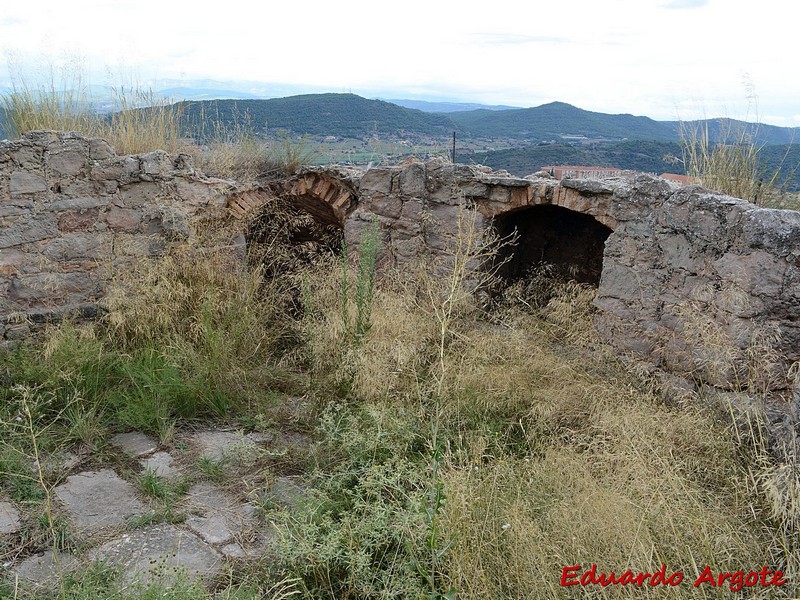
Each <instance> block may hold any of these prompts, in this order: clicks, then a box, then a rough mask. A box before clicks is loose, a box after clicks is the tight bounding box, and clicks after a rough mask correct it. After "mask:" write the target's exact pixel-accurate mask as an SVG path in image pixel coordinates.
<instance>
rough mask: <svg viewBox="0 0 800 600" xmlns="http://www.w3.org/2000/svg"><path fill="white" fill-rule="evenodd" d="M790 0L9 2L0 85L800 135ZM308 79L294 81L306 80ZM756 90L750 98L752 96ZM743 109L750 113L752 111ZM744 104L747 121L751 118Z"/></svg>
mask: <svg viewBox="0 0 800 600" xmlns="http://www.w3.org/2000/svg"><path fill="white" fill-rule="evenodd" d="M790 6H791V3H787V2H786V0H758V1H753V0H605V1H599V0H552V1H550V2H543V1H541V0H514V1H513V2H512V1H508V0H483V1H482V2H474V1H472V0H461V1H460V2H444V1H442V0H439V1H438V2H437V1H436V0H426V1H423V0H403V1H400V2H376V1H374V0H373V1H372V2H366V1H357V0H339V1H336V0H324V1H320V0H281V1H280V2H273V1H270V0H261V1H260V2H258V1H255V0H248V1H245V0H222V1H217V2H213V3H212V2H205V1H203V0H117V1H115V0H70V1H65V0H39V1H38V2H30V1H27V2H13V3H11V2H10V1H9V0H3V8H2V11H0V50H2V52H3V56H2V60H0V86H2V85H8V84H9V81H10V76H11V75H16V76H19V75H20V74H22V75H24V76H25V77H28V78H31V77H32V76H33V75H34V74H35V73H37V72H41V71H42V65H56V66H58V65H60V64H62V63H64V62H70V61H72V62H76V61H77V62H80V63H82V64H83V68H84V70H85V72H86V73H88V78H89V79H90V80H91V83H97V84H107V83H112V84H113V83H117V84H118V83H119V82H120V81H123V82H124V81H128V82H129V81H130V80H131V79H137V80H139V81H140V82H145V83H147V82H151V81H155V80H157V79H176V80H180V81H186V82H188V81H190V80H195V79H205V78H208V79H214V80H219V81H253V82H269V83H273V84H276V85H275V86H274V90H275V91H276V92H278V93H276V94H271V95H283V93H284V92H283V90H285V89H286V88H285V87H279V86H278V85H277V84H283V85H289V86H297V91H298V92H302V91H331V92H353V93H357V94H360V95H363V96H366V97H384V98H421V99H431V100H436V99H440V100H453V101H464V102H482V103H491V104H511V105H515V106H537V105H539V104H543V103H545V102H550V101H553V100H560V101H564V102H569V103H570V104H574V105H576V106H579V107H581V108H585V109H588V110H595V111H601V112H610V113H632V114H636V115H646V116H650V117H653V118H656V119H662V120H666V119H670V120H672V119H679V118H683V119H687V118H695V117H698V116H700V117H702V116H707V117H712V116H730V117H738V118H742V117H745V116H749V117H750V120H753V117H754V116H755V113H756V111H757V113H758V117H759V118H760V120H761V121H762V122H766V123H773V124H776V125H787V126H788V125H792V126H800V59H798V58H797V52H796V50H795V47H794V43H793V38H794V37H795V32H796V29H797V25H796V22H795V20H794V19H793V18H791V16H790V15H789V7H790ZM301 86H302V87H301ZM752 92H755V94H756V95H757V103H752V102H748V96H750V95H751V94H752ZM748 105H750V106H749V107H748ZM748 110H749V113H748Z"/></svg>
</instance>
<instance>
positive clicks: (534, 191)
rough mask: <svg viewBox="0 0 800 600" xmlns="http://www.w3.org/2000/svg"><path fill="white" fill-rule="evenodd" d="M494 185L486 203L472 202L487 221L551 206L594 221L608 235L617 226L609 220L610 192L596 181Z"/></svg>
mask: <svg viewBox="0 0 800 600" xmlns="http://www.w3.org/2000/svg"><path fill="white" fill-rule="evenodd" d="M518 182H519V180H517V181H516V182H515V185H498V186H494V187H495V189H493V190H491V193H490V194H489V197H488V198H487V199H485V200H484V199H482V198H475V200H477V203H478V208H479V210H480V211H481V213H483V215H484V216H485V217H487V218H490V219H494V218H496V217H499V216H502V215H505V214H508V213H513V212H515V211H518V210H520V209H524V208H526V207H531V206H541V205H553V206H560V207H562V208H566V209H568V210H571V211H574V212H577V213H581V214H583V215H587V216H590V217H593V218H594V219H596V220H597V221H598V222H599V223H601V224H603V225H605V226H606V227H608V228H609V229H611V231H614V230H615V229H616V228H617V226H618V225H619V221H618V220H617V219H616V218H615V217H613V216H612V214H611V212H612V206H611V197H612V190H611V188H608V187H606V186H605V185H603V184H602V183H601V182H596V181H586V180H578V181H568V180H565V181H562V182H561V184H560V185H553V183H552V182H542V183H538V182H531V183H530V184H529V185H520V184H519V183H518Z"/></svg>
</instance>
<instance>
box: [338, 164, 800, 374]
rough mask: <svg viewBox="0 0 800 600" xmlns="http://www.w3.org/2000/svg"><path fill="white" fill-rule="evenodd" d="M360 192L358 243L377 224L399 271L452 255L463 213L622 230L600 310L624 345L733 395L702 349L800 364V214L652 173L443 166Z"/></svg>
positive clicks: (378, 177) (353, 233) (485, 220)
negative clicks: (584, 220)
mask: <svg viewBox="0 0 800 600" xmlns="http://www.w3.org/2000/svg"><path fill="white" fill-rule="evenodd" d="M357 193H358V196H359V200H358V204H357V206H356V207H355V208H354V209H353V210H352V211H351V212H350V213H349V216H348V218H347V220H346V222H345V234H346V238H347V241H348V243H349V244H350V245H355V244H357V242H358V239H359V236H360V232H361V230H362V228H363V227H364V225H365V223H368V222H370V221H372V220H373V219H374V220H377V221H378V222H379V223H380V224H381V228H382V232H383V239H384V246H385V251H386V255H387V256H388V258H390V259H391V260H394V261H395V262H403V261H407V260H412V259H413V258H414V257H415V256H418V255H419V253H420V252H433V253H436V252H441V251H442V250H443V249H444V247H445V245H446V241H447V239H448V238H452V237H453V236H455V235H456V231H455V227H456V219H457V216H458V213H459V211H460V209H461V206H462V205H465V206H468V207H474V208H476V209H477V210H478V211H479V212H480V215H479V221H478V224H479V226H481V227H488V226H489V225H490V223H491V222H492V219H495V218H498V217H501V218H503V219H505V221H506V222H508V223H511V224H513V220H514V218H515V215H522V214H523V212H524V211H526V210H530V209H531V208H535V207H537V206H541V205H552V206H558V207H562V208H563V209H567V210H568V211H574V212H576V213H581V214H583V215H589V216H591V217H593V218H594V219H596V220H597V221H598V222H600V223H602V224H604V225H605V226H607V227H608V228H609V229H610V230H611V233H610V235H608V237H607V239H606V240H605V247H604V252H603V256H602V273H601V276H600V280H599V286H598V292H597V298H596V300H595V305H596V307H597V309H598V312H597V317H596V322H597V326H598V328H599V330H600V332H601V333H602V334H603V335H604V337H605V338H606V339H607V340H608V342H609V343H610V344H612V345H613V346H614V347H616V348H618V349H619V350H622V351H626V352H632V353H634V354H637V355H639V356H641V357H644V358H646V359H647V360H649V361H651V362H652V363H654V364H656V365H658V366H661V367H665V368H667V369H671V370H676V371H679V372H681V373H692V372H695V373H696V374H697V375H698V377H699V378H701V379H705V380H707V381H710V382H711V383H715V384H718V385H721V386H723V387H724V386H726V385H727V386H730V384H731V377H737V376H738V375H737V374H732V373H730V372H727V373H726V372H725V368H724V367H720V368H719V369H718V370H716V371H715V368H716V367H719V365H716V366H715V365H706V367H707V368H704V372H702V373H699V372H697V371H698V368H699V367H698V365H702V363H703V360H702V359H703V356H702V352H704V351H705V350H703V349H699V350H698V347H697V345H698V343H700V345H703V344H705V343H709V345H711V344H713V343H714V342H715V341H717V342H719V343H730V344H731V345H732V346H733V347H732V348H728V349H723V351H730V352H733V353H734V354H736V356H735V358H733V359H732V360H733V361H736V360H742V361H744V360H746V358H747V357H746V354H747V352H748V349H749V350H750V351H752V350H753V343H754V342H758V340H757V339H756V337H757V336H758V335H762V336H763V335H773V334H777V335H778V336H779V337H780V339H779V340H778V341H777V345H776V348H777V349H778V350H779V351H780V353H781V354H782V355H783V359H784V361H783V368H784V370H785V368H786V367H787V366H788V365H789V364H791V363H792V362H794V361H797V360H800V212H797V211H789V210H775V209H764V208H759V207H757V206H755V205H753V204H751V203H748V202H745V201H742V200H738V199H735V198H731V197H728V196H724V195H721V194H716V193H712V192H709V191H707V190H704V189H702V188H700V187H698V186H689V187H680V186H678V185H677V184H675V183H670V182H667V181H665V180H663V179H660V178H656V177H651V176H646V175H639V176H631V177H620V178H611V179H606V180H602V181H589V180H563V181H560V182H559V181H556V180H554V179H550V178H547V177H534V176H531V177H528V178H524V179H522V178H515V177H510V176H507V175H506V174H497V173H492V172H490V171H489V170H488V169H485V168H482V167H474V166H472V167H470V166H466V165H451V164H447V163H445V162H442V161H429V162H427V163H421V162H417V163H411V164H407V165H405V166H400V167H385V168H377V169H371V170H369V171H367V172H366V173H365V174H364V175H363V176H362V177H361V179H360V183H359V186H358V191H357ZM531 214H535V213H531ZM521 243H524V240H522V241H521ZM711 335H714V336H717V338H719V337H720V336H722V337H724V338H725V339H724V340H723V339H717V340H712V339H710V337H709V336H711ZM762 341H763V343H764V344H765V347H766V346H768V345H769V344H770V343H772V342H771V341H769V340H762ZM773 341H774V340H773ZM709 360H710V359H709Z"/></svg>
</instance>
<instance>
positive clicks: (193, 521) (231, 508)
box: [186, 482, 256, 544]
mask: <svg viewBox="0 0 800 600" xmlns="http://www.w3.org/2000/svg"><path fill="white" fill-rule="evenodd" d="M187 507H188V509H189V510H190V511H191V512H193V513H198V514H196V515H195V516H191V517H188V518H187V519H186V526H187V527H189V529H191V530H192V531H194V532H195V533H197V535H199V536H200V537H201V538H203V540H205V541H206V542H208V543H209V544H225V543H228V542H231V541H232V540H233V539H234V538H235V537H236V536H238V535H240V534H241V533H242V532H243V531H244V530H245V529H246V528H248V527H250V526H252V525H253V523H254V521H255V514H256V509H255V507H254V506H251V505H250V504H246V503H243V502H239V501H237V500H236V499H234V498H233V497H231V496H230V495H229V494H226V493H225V492H223V491H222V490H220V489H218V488H216V487H214V486H213V485H212V484H210V483H208V482H202V483H198V484H196V485H194V486H192V487H191V488H190V489H189V492H188V494H187Z"/></svg>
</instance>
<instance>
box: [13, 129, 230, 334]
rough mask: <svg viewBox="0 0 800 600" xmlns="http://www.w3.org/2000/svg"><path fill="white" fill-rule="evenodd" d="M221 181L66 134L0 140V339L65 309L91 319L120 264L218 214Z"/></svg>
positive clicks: (156, 251)
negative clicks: (118, 152) (115, 150)
mask: <svg viewBox="0 0 800 600" xmlns="http://www.w3.org/2000/svg"><path fill="white" fill-rule="evenodd" d="M229 187H230V186H229V185H228V184H226V183H225V182H222V181H219V180H210V179H207V178H205V177H203V176H202V175H201V174H200V173H198V172H197V171H196V170H195V169H194V167H193V165H192V160H191V157H189V156H187V155H169V154H167V153H165V152H151V153H148V154H142V155H138V156H117V155H116V154H115V153H114V151H113V149H112V148H111V147H110V146H109V145H108V143H106V142H105V141H104V140H102V139H97V138H95V139H87V138H84V137H82V136H80V135H77V134H74V133H56V132H34V133H31V134H28V135H26V136H24V137H23V138H21V139H19V140H15V141H7V140H6V141H0V344H2V345H9V344H13V343H14V342H15V341H16V340H19V339H22V338H25V337H27V336H29V335H30V334H31V332H32V331H33V330H36V329H37V328H39V327H41V326H43V324H44V323H47V322H49V321H52V320H55V319H58V318H60V317H61V316H63V315H64V314H66V313H70V314H74V313H76V314H78V315H81V316H84V317H91V316H93V315H94V314H95V313H96V312H97V304H96V301H97V299H98V298H99V297H101V296H102V294H103V289H104V284H105V283H106V282H107V281H108V280H109V279H111V278H113V277H114V275H115V273H117V272H119V270H120V269H124V268H125V267H126V265H129V264H130V262H131V261H132V260H134V259H136V258H137V257H144V256H158V255H161V254H163V253H165V252H166V251H167V250H168V249H169V247H170V246H171V245H174V244H177V243H185V242H191V240H192V238H193V237H194V235H195V225H196V223H197V222H198V221H199V220H200V219H203V218H208V217H213V216H214V215H222V214H224V213H225V207H226V202H227V195H228V192H229V189H228V188H229Z"/></svg>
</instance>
